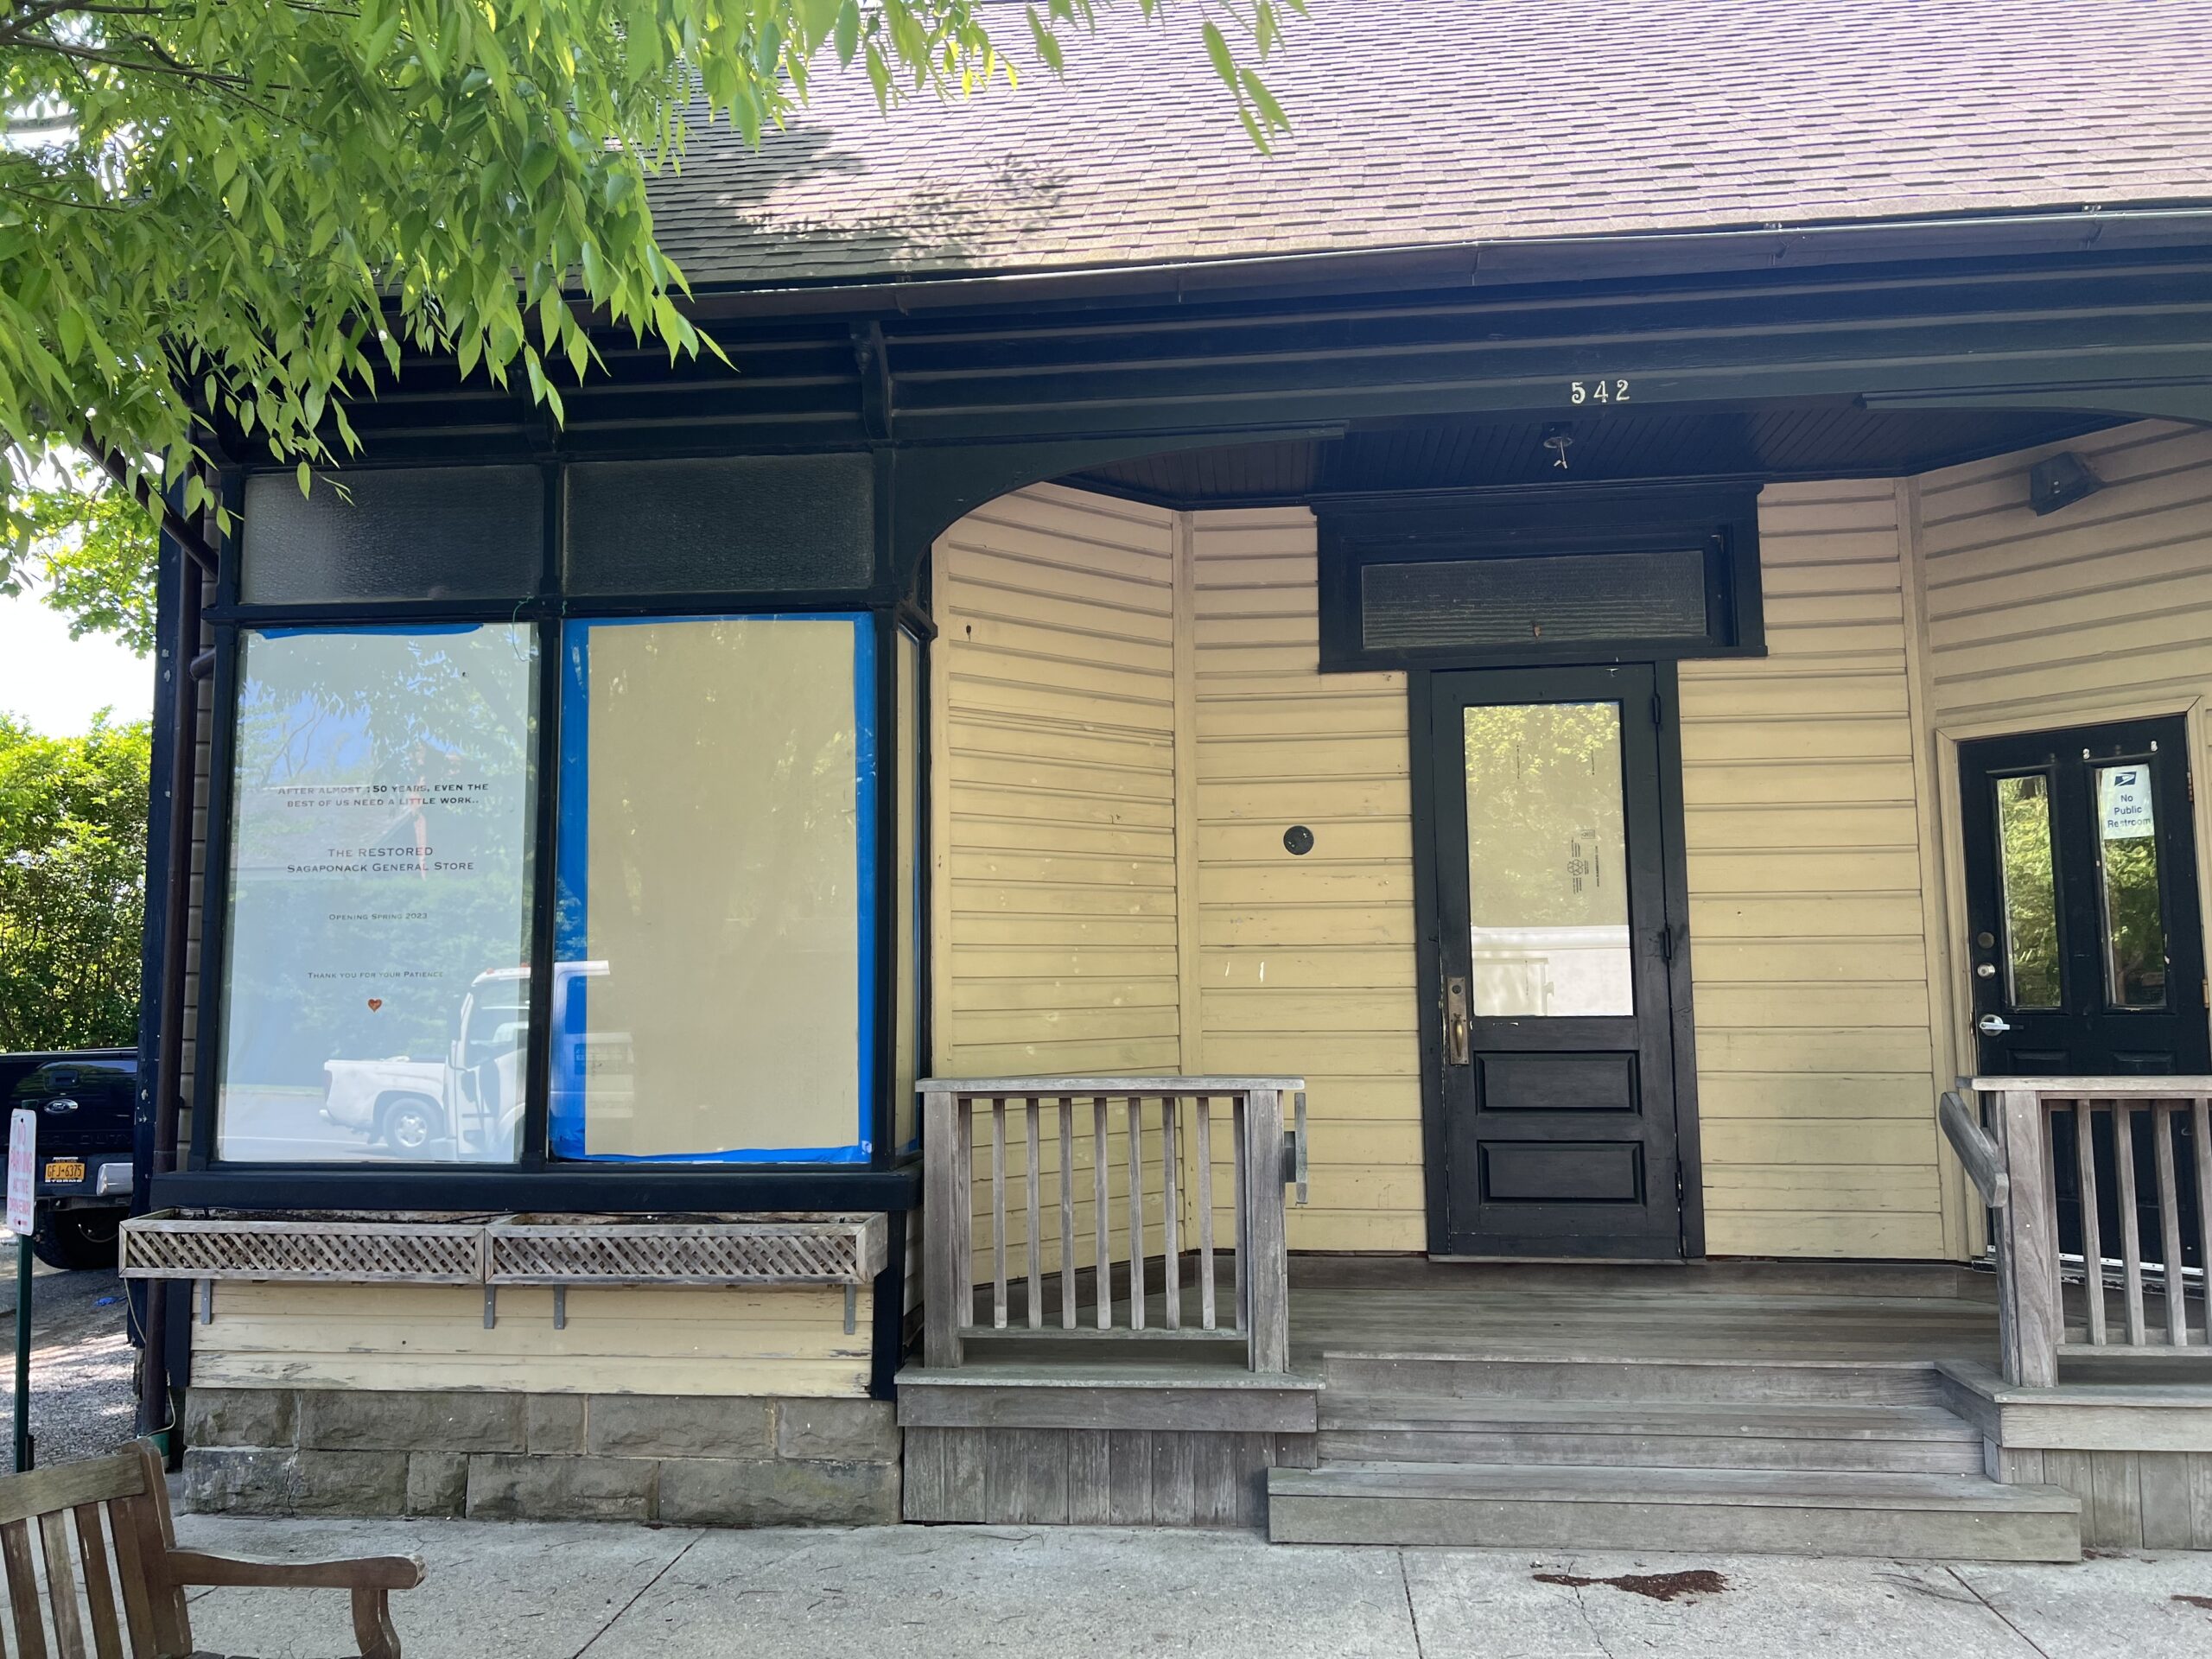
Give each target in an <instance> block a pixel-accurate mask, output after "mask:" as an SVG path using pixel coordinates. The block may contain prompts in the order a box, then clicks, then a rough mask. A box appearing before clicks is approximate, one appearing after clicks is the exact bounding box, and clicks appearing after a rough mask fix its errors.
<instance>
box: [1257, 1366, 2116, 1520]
mask: <svg viewBox="0 0 2212 1659" xmlns="http://www.w3.org/2000/svg"><path fill="white" fill-rule="evenodd" d="M1324 1374H1325V1381H1326V1384H1327V1386H1326V1388H1325V1389H1324V1391H1323V1393H1322V1395H1321V1397H1320V1415H1319V1439H1318V1441H1317V1451H1318V1458H1317V1463H1318V1466H1317V1467H1314V1468H1311V1469H1295V1468H1277V1469H1275V1470H1274V1471H1271V1472H1270V1474H1269V1476H1268V1535H1269V1536H1270V1537H1271V1538H1273V1539H1274V1540H1275V1541H1278V1542H1284V1543H1377V1544H1435V1545H1495V1546H1511V1547H1516V1548H1587V1549H1669V1550H1682V1549H1691V1550H1716V1551H1745V1552H1754V1553H1757V1552H1771V1553H1785V1554H1813V1555H1879V1556H1897V1557H1907V1558H1910V1557H1918V1558H1923V1559H1930V1560H2078V1559H2080V1555H2081V1530H2080V1505H2079V1503H2078V1501H2077V1500H2076V1499H2075V1498H2074V1497H2070V1496H2069V1495H2068V1494H2066V1493H2064V1492H2062V1491H2057V1490H2056V1489H2055V1488H2049V1487H2040V1486H2005V1485H2000V1484H1998V1483H1997V1482H1995V1481H1993V1480H1991V1479H1989V1478H1986V1475H1985V1474H1984V1473H1983V1462H1982V1457H1983V1454H1982V1443H1981V1434H1980V1430H1979V1429H1978V1428H1976V1427H1974V1425H1972V1424H1970V1423H1968V1422H1967V1421H1965V1420H1964V1419H1963V1418H1961V1417H1960V1416H1958V1415H1957V1414H1955V1413H1953V1412H1952V1411H1950V1410H1949V1409H1948V1408H1946V1406H1945V1404H1944V1401H1945V1398H1946V1393H1945V1389H1946V1384H1945V1382H1944V1380H1943V1378H1942V1376H1939V1375H1938V1373H1937V1372H1936V1368H1935V1366H1934V1365H1933V1364H1931V1363H1928V1362H1926V1361H1902V1360H1900V1361H1886V1360H1877V1361H1829V1360H1802V1361H1801V1360H1789V1359H1777V1358H1773V1357H1760V1358H1758V1359H1755V1360H1749V1361H1745V1362H1744V1363H1734V1362H1731V1361H1727V1360H1720V1359H1704V1358H1700V1359H1682V1358H1662V1359H1656V1360H1637V1359H1622V1358H1604V1359H1599V1358H1591V1359H1584V1358H1575V1357H1528V1356H1523V1355H1519V1354H1510V1355H1502V1354H1496V1353H1481V1352H1475V1353H1453V1354H1437V1353H1411V1352H1366V1353H1330V1354H1327V1355H1325V1358H1324Z"/></svg>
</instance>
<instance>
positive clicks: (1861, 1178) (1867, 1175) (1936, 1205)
mask: <svg viewBox="0 0 2212 1659" xmlns="http://www.w3.org/2000/svg"><path fill="white" fill-rule="evenodd" d="M1705 1191H1706V1202H1707V1204H1708V1205H1711V1206H1712V1208H1713V1211H1715V1212H1717V1213H1721V1214H1726V1213H1727V1212H1730V1211H1734V1212H1736V1213H1737V1214H1738V1215H1740V1214H1741V1213H1743V1212H1744V1211H1745V1210H1747V1209H1751V1208H1753V1207H1754V1206H1766V1207H1769V1208H1780V1207H1781V1205H1782V1204H1783V1203H1785V1202H1787V1203H1790V1204H1794V1205H1796V1206H1798V1207H1799V1208H1802V1209H1806V1210H1810V1209H1812V1208H1814V1207H1815V1205H1827V1206H1829V1207H1830V1208H1831V1209H1832V1210H1834V1211H1850V1212H1851V1213H1853V1214H1857V1215H1864V1216H1918V1217H1936V1218H1940V1217H1941V1216H1942V1203H1943V1198H1942V1191H1941V1189H1940V1187H1939V1185H1938V1177H1937V1174H1936V1164H1935V1160H1934V1157H1933V1156H1932V1155H1930V1156H1929V1159H1928V1160H1927V1162H1925V1163H1924V1164H1921V1165H1917V1166H1913V1167H1910V1168H1899V1167H1896V1166H1886V1165H1869V1164H1862V1163H1859V1162H1858V1161H1856V1160H1846V1161H1843V1162H1839V1163H1834V1164H1828V1165H1815V1164H1776V1165H1766V1166H1761V1165H1745V1166H1718V1167H1715V1168H1713V1170H1712V1172H1711V1176H1710V1179H1708V1180H1707V1183H1706V1188H1705Z"/></svg>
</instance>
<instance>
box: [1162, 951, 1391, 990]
mask: <svg viewBox="0 0 2212 1659" xmlns="http://www.w3.org/2000/svg"><path fill="white" fill-rule="evenodd" d="M1414 977H1415V975H1414V958H1413V956H1412V953H1411V952H1409V951H1406V950H1374V949H1370V948H1369V947H1367V946H1364V945H1346V944H1327V945H1318V946H1308V947H1307V948H1306V949H1303V950H1300V949H1296V948H1289V947H1286V948H1285V949H1282V950H1205V951H1203V952H1201V953H1200V956H1199V958H1198V984H1199V986H1200V988H1202V989H1205V990H1214V989H1239V990H1241V989H1244V988H1250V987H1255V986H1256V987H1268V986H1273V987H1276V988H1281V989H1284V990H1310V989H1316V988H1323V989H1337V990H1360V989H1391V988H1395V989H1402V990H1411V989H1412V988H1413V986H1414Z"/></svg>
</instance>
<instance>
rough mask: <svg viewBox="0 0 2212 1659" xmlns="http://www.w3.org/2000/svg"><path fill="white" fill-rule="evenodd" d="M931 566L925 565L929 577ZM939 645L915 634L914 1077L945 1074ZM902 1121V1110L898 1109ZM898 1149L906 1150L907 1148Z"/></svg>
mask: <svg viewBox="0 0 2212 1659" xmlns="http://www.w3.org/2000/svg"><path fill="white" fill-rule="evenodd" d="M929 569H930V566H929V564H928V563H927V562H926V561H925V562H924V563H923V566H922V570H923V575H925V577H926V576H927V575H928V573H929ZM936 650H937V631H936V629H935V628H934V627H932V628H931V630H930V631H929V632H927V633H919V634H917V635H916V636H915V639H914V697H915V708H914V766H915V782H916V783H917V785H918V788H916V790H915V791H914V845H913V848H912V850H911V851H909V852H907V853H906V854H904V856H906V857H909V858H912V860H913V861H914V914H915V925H914V995H915V997H916V999H917V1002H916V1012H917V1013H918V1014H919V1016H920V1017H919V1018H918V1020H916V1021H915V1022H914V1069H915V1080H916V1081H917V1082H919V1081H920V1080H921V1079H922V1078H923V1077H942V1076H944V1072H943V1071H941V1070H940V1069H939V1068H938V1064H937V968H936V957H937V952H936V950H935V949H934V948H933V947H934V943H935V937H936V936H935V934H934V933H933V932H932V931H931V922H930V918H931V916H932V915H933V914H935V910H934V893H935V886H934V883H935V881H936V879H937V878H936V874H935V869H936V856H937V849H936V840H935V837H934V836H933V835H932V833H931V829H930V825H931V823H932V822H934V820H933V819H932V817H931V813H930V791H932V790H933V789H935V788H936V787H937V768H936V765H935V763H934V761H933V760H931V754H932V753H933V751H934V749H935V747H936V746H935V745H934V744H933V743H932V742H931V736H930V734H931V724H930V721H931V715H932V713H933V712H934V709H935V707H936V705H935V704H934V703H933V702H931V691H930V688H931V653H932V652H935V651H936ZM893 1122H894V1123H895V1122H897V1114H896V1113H895V1112H894V1113H893ZM921 1133H922V1109H921V1102H920V1101H919V1100H917V1101H915V1103H914V1140H915V1144H916V1145H917V1146H919V1145H920V1142H921ZM897 1150H899V1151H901V1152H903V1151H904V1150H905V1148H903V1147H900V1148H897Z"/></svg>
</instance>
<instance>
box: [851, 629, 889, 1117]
mask: <svg viewBox="0 0 2212 1659" xmlns="http://www.w3.org/2000/svg"><path fill="white" fill-rule="evenodd" d="M875 672H876V663H875V628H874V618H873V617H866V616H863V617H859V618H856V619H855V620H854V623H853V829H854V834H853V839H854V842H855V863H856V865H857V867H858V868H857V869H856V871H855V880H854V892H855V898H856V899H857V909H858V912H859V913H858V916H857V918H856V925H858V927H859V929H860V958H861V988H860V990H861V994H860V1013H861V1017H860V1029H859V1031H857V1032H856V1033H854V1035H855V1042H854V1046H855V1049H856V1050H857V1051H858V1054H859V1059H860V1085H861V1086H860V1121H859V1122H857V1123H855V1125H854V1126H853V1140H854V1141H855V1151H856V1152H857V1153H858V1154H859V1155H860V1156H861V1157H862V1158H865V1157H867V1156H868V1153H869V1151H870V1150H871V1147H870V1142H869V1140H868V1120H869V1118H870V1117H871V1116H873V1113H872V1111H871V1108H872V1107H873V1105H874V1101H875V1001H876V995H875V986H876V978H875V967H876V963H875V942H876V926H875V884H876V874H877V872H876V867H875V855H876V845H875V815H876V798H875V792H876V791H875V785H876V771H877V768H876V763H875V741H876V732H875ZM894 891H895V889H894Z"/></svg>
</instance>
